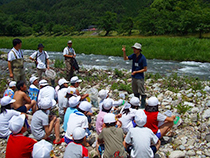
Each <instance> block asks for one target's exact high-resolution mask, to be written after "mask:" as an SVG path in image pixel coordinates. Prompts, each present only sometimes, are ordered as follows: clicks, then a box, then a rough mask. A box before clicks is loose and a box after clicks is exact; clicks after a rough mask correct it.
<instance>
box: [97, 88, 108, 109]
mask: <svg viewBox="0 0 210 158" xmlns="http://www.w3.org/2000/svg"><path fill="white" fill-rule="evenodd" d="M98 97H99V98H100V99H101V100H100V102H99V110H100V111H101V110H102V105H103V101H104V99H106V98H108V97H109V90H104V89H102V90H100V91H99V92H98Z"/></svg>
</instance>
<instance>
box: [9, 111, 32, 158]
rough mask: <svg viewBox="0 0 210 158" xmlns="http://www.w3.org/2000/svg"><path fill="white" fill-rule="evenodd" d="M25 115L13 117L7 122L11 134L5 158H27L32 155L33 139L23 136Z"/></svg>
mask: <svg viewBox="0 0 210 158" xmlns="http://www.w3.org/2000/svg"><path fill="white" fill-rule="evenodd" d="M26 125H27V123H26V120H25V114H21V115H19V116H13V117H12V119H11V120H10V121H9V129H10V130H11V131H12V134H11V135H10V136H9V139H8V143H7V148H6V158H12V157H15V158H29V157H31V155H32V150H33V145H34V144H35V143H36V141H35V140H34V139H31V138H28V137H25V136H23V133H24V132H26V130H27V126H26Z"/></svg>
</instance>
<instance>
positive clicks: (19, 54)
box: [8, 38, 25, 82]
mask: <svg viewBox="0 0 210 158" xmlns="http://www.w3.org/2000/svg"><path fill="white" fill-rule="evenodd" d="M21 47H22V41H21V40H20V39H18V38H16V39H14V40H13V48H12V49H11V51H10V52H9V53H8V68H9V76H10V78H13V79H14V80H15V81H16V82H17V81H20V80H22V81H25V71H24V59H23V51H22V50H20V49H21Z"/></svg>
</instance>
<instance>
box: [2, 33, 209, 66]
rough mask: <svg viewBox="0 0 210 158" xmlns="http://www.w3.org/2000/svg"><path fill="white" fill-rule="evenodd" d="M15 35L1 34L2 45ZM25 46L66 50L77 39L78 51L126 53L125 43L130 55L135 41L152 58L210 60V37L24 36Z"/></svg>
mask: <svg viewBox="0 0 210 158" xmlns="http://www.w3.org/2000/svg"><path fill="white" fill-rule="evenodd" d="M13 39H14V37H0V48H11V47H12V40H13ZM20 39H21V40H22V41H23V45H22V49H34V50H36V49H37V45H38V44H39V43H43V45H44V46H45V50H47V51H58V52H62V51H63V48H64V47H65V46H66V43H67V41H68V40H70V39H71V40H72V41H73V47H74V49H75V50H76V53H85V54H100V55H113V56H122V51H121V48H122V45H126V48H127V55H129V54H131V53H132V49H131V46H132V45H133V44H134V43H135V42H139V43H141V44H142V50H143V52H142V53H143V54H144V55H145V56H146V58H148V59H154V58H155V59H164V60H177V61H184V60H193V61H201V62H210V48H209V46H210V40H209V39H198V38H195V37H188V38H184V37H136V36H135V37H116V36H115V37H82V36H81V37H79V36H75V37H74V36H72V37H67V36H60V37H46V36H44V37H20Z"/></svg>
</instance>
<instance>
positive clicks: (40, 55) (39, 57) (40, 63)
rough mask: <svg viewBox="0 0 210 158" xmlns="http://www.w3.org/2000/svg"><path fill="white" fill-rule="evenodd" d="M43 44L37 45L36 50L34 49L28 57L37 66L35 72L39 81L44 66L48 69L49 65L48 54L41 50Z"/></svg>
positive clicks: (44, 68)
mask: <svg viewBox="0 0 210 158" xmlns="http://www.w3.org/2000/svg"><path fill="white" fill-rule="evenodd" d="M43 48H44V46H43V44H41V43H40V44H39V45H38V51H35V52H34V53H33V54H32V55H31V56H30V57H29V59H31V60H32V61H34V62H35V64H36V68H37V74H38V77H39V81H40V80H42V73H43V72H45V70H46V68H47V69H50V67H49V55H48V54H47V52H46V51H44V50H43Z"/></svg>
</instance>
